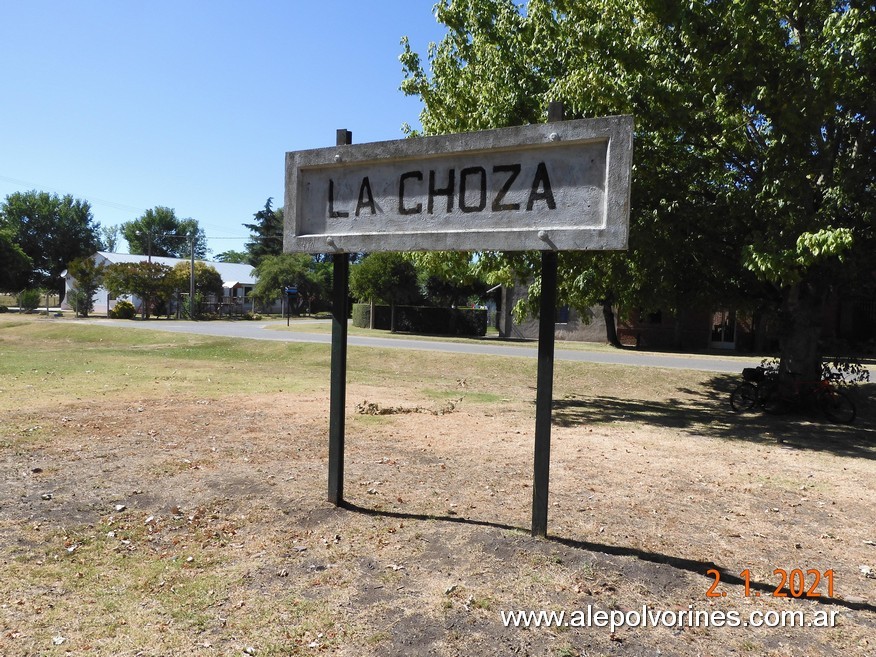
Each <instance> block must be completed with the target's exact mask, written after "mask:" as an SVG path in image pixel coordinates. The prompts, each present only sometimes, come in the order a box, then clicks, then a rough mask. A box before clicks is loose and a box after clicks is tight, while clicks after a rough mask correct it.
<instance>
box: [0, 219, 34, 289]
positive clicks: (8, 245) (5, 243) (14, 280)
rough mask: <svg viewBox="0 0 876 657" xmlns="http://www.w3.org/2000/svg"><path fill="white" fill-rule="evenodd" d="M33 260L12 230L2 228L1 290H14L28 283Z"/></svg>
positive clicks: (0, 241)
mask: <svg viewBox="0 0 876 657" xmlns="http://www.w3.org/2000/svg"><path fill="white" fill-rule="evenodd" d="M32 265H33V262H32V261H31V259H30V258H29V257H28V256H27V254H26V253H25V252H24V251H23V250H22V249H21V247H20V246H18V244H16V243H15V240H14V239H13V236H12V231H11V230H8V229H5V230H0V290H2V291H4V292H13V291H17V290H20V289H21V288H23V287H24V286H25V285H27V281H28V278H29V277H30V272H31V267H32Z"/></svg>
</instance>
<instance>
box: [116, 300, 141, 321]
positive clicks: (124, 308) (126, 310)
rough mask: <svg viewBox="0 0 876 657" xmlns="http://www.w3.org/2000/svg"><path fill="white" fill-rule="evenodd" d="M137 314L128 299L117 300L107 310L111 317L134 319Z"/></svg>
mask: <svg viewBox="0 0 876 657" xmlns="http://www.w3.org/2000/svg"><path fill="white" fill-rule="evenodd" d="M136 314H137V309H136V308H134V304H133V303H131V302H130V301H125V300H122V301H117V302H116V305H115V307H114V308H111V309H110V311H109V316H110V317H111V318H113V319H134V315H136Z"/></svg>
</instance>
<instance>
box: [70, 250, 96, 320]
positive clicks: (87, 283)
mask: <svg viewBox="0 0 876 657" xmlns="http://www.w3.org/2000/svg"><path fill="white" fill-rule="evenodd" d="M105 268H106V267H105V266H104V265H103V264H97V263H96V262H95V260H94V258H93V257H86V258H77V259H76V260H74V261H73V262H71V263H70V266H69V267H68V268H67V273H68V275H69V276H71V277H72V278H73V280H74V283H75V285H74V288H73V291H72V292H71V293H70V297H71V298H70V299H69V303H70V306H71V307H72V308H73V310H74V311H75V312H76V314H77V315H81V316H82V317H88V313H90V312H91V311H92V310H94V294H95V292H97V290H98V288H100V286H101V285H102V284H103V272H104V269H105Z"/></svg>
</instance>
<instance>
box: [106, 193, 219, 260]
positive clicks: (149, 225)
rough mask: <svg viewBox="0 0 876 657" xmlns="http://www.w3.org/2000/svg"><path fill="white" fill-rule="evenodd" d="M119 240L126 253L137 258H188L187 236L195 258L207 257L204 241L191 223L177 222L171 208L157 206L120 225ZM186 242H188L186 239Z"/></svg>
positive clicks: (187, 220) (205, 238)
mask: <svg viewBox="0 0 876 657" xmlns="http://www.w3.org/2000/svg"><path fill="white" fill-rule="evenodd" d="M120 231H121V233H122V237H124V238H125V240H126V241H127V242H128V250H129V251H130V252H131V253H134V254H137V255H153V256H166V257H169V258H188V257H190V255H191V239H190V238H191V236H192V235H194V236H195V258H200V259H203V258H205V257H206V256H207V237H206V235H205V234H204V230H203V229H202V228H200V227H199V226H198V222H197V221H196V220H195V219H179V218H177V216H176V212H174V210H173V209H171V208H166V207H163V206H157V207H155V208H153V209H150V210H146V212H144V213H143V215H142V216H141V217H138V218H137V219H134V220H133V221H128V222H126V223H123V224H122V225H121V227H120ZM186 238H188V239H186Z"/></svg>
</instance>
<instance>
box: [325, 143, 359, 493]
mask: <svg viewBox="0 0 876 657" xmlns="http://www.w3.org/2000/svg"><path fill="white" fill-rule="evenodd" d="M352 143H353V133H351V132H350V131H349V130H343V129H341V130H338V131H337V140H336V145H337V146H345V145H347V144H352ZM332 265H333V270H334V273H333V281H332V284H333V293H332V365H331V368H332V371H331V401H330V409H329V472H328V501H329V502H331V503H332V504H334V505H335V506H341V505H343V503H344V411H345V406H346V397H347V315H348V314H349V313H348V305H349V304H348V297H349V293H348V290H349V277H350V256H349V255H348V254H346V253H335V254H334V255H333V256H332Z"/></svg>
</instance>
